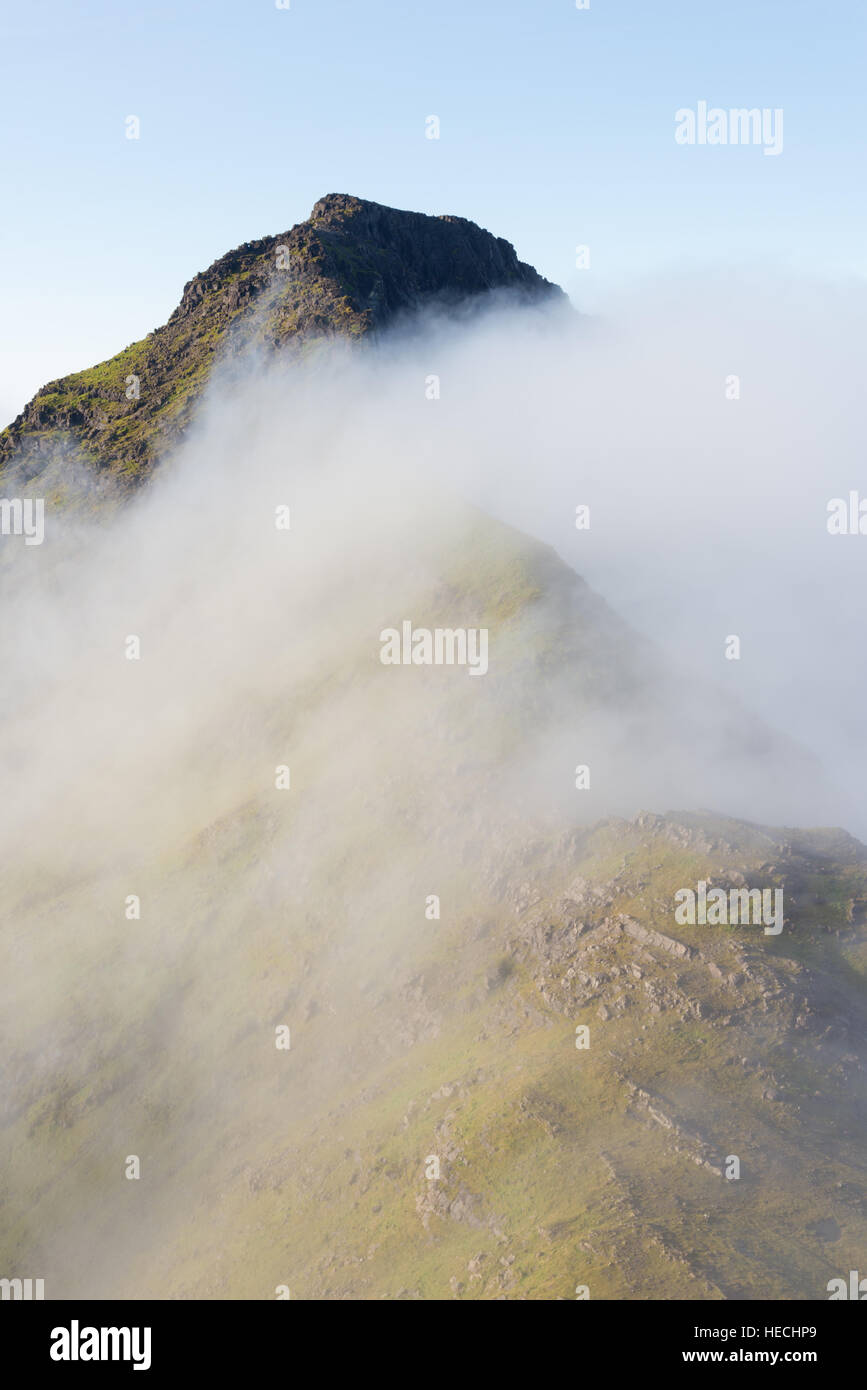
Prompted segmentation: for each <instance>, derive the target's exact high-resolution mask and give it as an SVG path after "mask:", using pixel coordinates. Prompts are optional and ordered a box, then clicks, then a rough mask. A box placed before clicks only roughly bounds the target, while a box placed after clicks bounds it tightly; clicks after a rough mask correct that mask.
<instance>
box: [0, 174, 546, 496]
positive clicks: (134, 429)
mask: <svg viewBox="0 0 867 1390" xmlns="http://www.w3.org/2000/svg"><path fill="white" fill-rule="evenodd" d="M496 292H499V293H501V294H509V295H511V296H514V297H518V298H520V299H530V300H540V299H542V300H550V299H562V300H563V301H564V302H565V296H564V295H563V294H562V291H561V290H559V289H558V288H557V287H556V286H555V285H552V284H550V283H549V282H548V281H547V280H544V279H543V278H542V276H540V275H538V274H537V273H536V271H535V270H533V268H532V267H531V266H529V265H525V264H524V263H523V262H522V261H519V260H518V258H517V256H516V255H515V252H514V249H513V248H512V247H511V246H510V245H509V243H508V242H507V241H504V240H503V239H502V238H501V237H494V236H492V235H491V234H490V233H489V232H486V231H483V230H482V229H481V228H480V227H477V226H476V225H475V224H474V223H473V222H469V221H467V220H466V219H465V218H462V217H451V216H442V217H428V216H426V215H424V214H423V213H416V212H401V211H398V210H396V209H394V208H388V207H383V206H381V205H380V204H379V203H371V202H367V201H365V200H363V199H361V198H353V197H348V196H346V195H345V194H330V195H329V196H328V197H325V198H322V199H320V201H319V202H318V203H317V204H316V206H315V207H314V209H313V211H312V213H311V215H310V217H309V219H308V220H307V221H306V222H301V223H299V224H298V226H296V227H293V228H292V229H291V231H288V232H285V233H283V234H282V235H280V236H272V237H264V238H262V239H261V240H259V241H253V242H246V243H245V244H244V245H243V246H239V247H238V248H237V249H236V250H234V251H230V252H229V253H228V255H225V256H222V257H221V258H220V259H219V260H218V261H215V262H214V264H213V265H212V266H210V267H209V268H208V269H207V270H205V271H203V272H202V273H201V274H199V275H196V276H195V277H194V278H193V279H192V280H190V281H189V283H188V284H187V285H186V286H185V287H184V293H183V296H182V298H181V302H180V304H179V305H178V307H177V309H175V311H174V313H173V314H172V315H171V317H170V318H169V321H168V323H166V324H164V325H163V326H162V327H161V328H157V329H155V330H154V331H153V332H152V333H149V334H148V335H147V337H146V338H143V339H142V340H141V341H140V342H138V343H132V344H131V345H130V346H129V347H127V348H124V350H123V351H122V352H119V353H118V354H117V355H116V356H115V357H112V358H110V359H109V361H107V362H103V363H100V365H99V366H96V367H90V368H88V369H87V370H85V371H82V372H74V373H72V374H71V375H70V376H66V377H62V378H60V379H59V380H57V381H51V382H49V383H48V384H47V385H46V386H43V387H42V389H41V390H40V391H38V392H37V393H36V395H35V396H34V398H33V400H32V401H31V402H30V403H29V405H27V406H26V407H25V409H24V411H23V412H22V413H21V415H19V416H18V417H17V419H15V420H14V421H13V422H12V424H11V425H10V426H9V427H8V428H7V429H5V430H4V431H3V432H2V434H0V475H2V473H3V471H4V470H8V469H10V468H11V467H12V466H13V464H14V466H15V471H16V474H18V475H20V476H21V477H22V479H23V480H24V481H25V482H26V483H27V484H28V485H29V486H36V485H38V483H39V480H40V478H44V480H45V481H46V482H47V483H48V487H46V488H45V491H46V492H48V493H50V490H51V481H52V465H55V464H57V463H58V462H60V461H62V460H63V459H65V458H68V457H69V455H70V451H71V450H74V454H75V457H77V458H81V459H83V460H84V462H85V463H86V464H88V465H90V466H91V467H92V468H93V469H94V470H95V471H96V472H104V471H106V470H107V471H108V472H109V473H110V474H111V475H113V477H114V478H115V479H116V480H117V481H119V482H120V483H122V484H124V485H127V486H130V485H134V484H138V483H140V482H141V481H142V480H143V479H144V478H146V477H147V476H148V475H149V473H150V472H151V470H152V469H153V467H154V466H155V465H156V464H157V463H158V461H159V460H160V458H162V457H163V455H164V454H165V453H166V451H167V450H169V449H170V448H172V446H173V445H175V444H177V442H178V441H179V439H180V438H181V437H182V436H183V434H184V431H185V428H186V427H187V425H188V424H189V423H190V421H191V419H192V418H193V415H194V412H195V409H196V405H197V402H198V401H199V399H200V397H201V392H202V389H203V387H204V386H205V384H206V383H207V381H208V379H209V376H210V374H211V372H212V370H213V368H214V366H215V364H216V363H217V362H218V361H220V360H225V358H226V357H227V356H228V357H231V356H232V355H236V354H240V353H243V352H246V351H248V350H249V349H250V348H251V347H257V348H259V349H260V350H262V351H263V352H265V353H266V354H270V353H273V352H276V351H280V352H287V351H289V352H292V353H295V354H301V353H306V352H310V351H313V350H315V348H316V346H317V345H318V344H321V343H322V342H323V341H325V340H328V339H331V338H333V337H343V338H347V339H349V340H352V339H359V338H364V337H368V336H370V335H371V334H375V333H377V332H378V331H380V330H382V329H383V328H385V327H386V326H387V325H389V324H390V323H393V322H394V320H395V319H396V318H398V317H399V316H400V315H401V314H406V313H409V312H411V311H412V310H416V309H419V308H421V307H423V306H431V307H437V308H441V309H444V310H447V309H448V308H449V307H454V306H455V305H456V304H459V303H464V302H466V301H467V300H468V299H474V298H475V299H478V298H484V297H487V296H490V295H491V294H493V293H496ZM132 378H137V382H134V381H133V380H132ZM136 390H138V392H139V394H138V396H137V397H136V396H134V395H133V396H131V395H130V393H131V392H134V391H136Z"/></svg>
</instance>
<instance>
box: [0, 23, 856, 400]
mask: <svg viewBox="0 0 867 1390" xmlns="http://www.w3.org/2000/svg"><path fill="white" fill-rule="evenodd" d="M2 14H3V21H2V29H3V35H2V53H3V69H2V73H3V76H2V82H0V108H2V119H0V140H2V146H0V148H2V154H0V168H2V190H3V216H2V218H0V247H2V256H0V316H2V324H3V334H2V355H0V415H2V417H3V419H2V421H0V424H2V423H7V422H8V420H9V419H11V417H12V416H13V415H14V414H15V413H16V412H17V410H18V409H20V407H21V406H22V405H23V404H24V402H25V401H26V399H28V398H29V396H30V395H31V394H32V393H33V391H34V390H35V389H36V388H37V387H38V386H39V385H41V384H43V383H44V382H45V381H47V380H50V379H51V378H52V377H55V376H58V375H61V374H62V373H64V372H67V371H71V370H74V369H76V368H79V367H84V366H89V365H91V364H92V363H93V362H96V361H100V360H102V359H104V358H105V357H107V356H110V355H112V354H113V353H114V352H116V351H117V350H118V349H119V348H121V347H123V346H125V345H126V344H127V343H129V342H132V341H134V340H135V339H137V338H139V337H142V336H143V335H144V334H145V333H146V332H148V331H149V330H150V329H152V328H154V327H156V326H157V325H158V324H160V323H162V322H164V321H165V319H166V317H167V316H168V314H169V313H170V312H171V310H172V309H173V308H174V306H175V304H176V303H177V301H178V298H179V296H180V293H181V290H182V288H183V285H184V282H185V281H186V280H188V279H189V278H190V277H191V276H192V275H193V274H194V273H195V272H196V271H198V270H200V269H203V268H204V267H205V266H207V265H208V264H209V263H210V262H211V261H213V260H214V259H216V258H217V257H218V256H219V255H221V254H222V253H223V252H225V251H226V250H228V249H229V248H231V247H233V246H236V245H238V244H239V243H240V242H242V241H248V240H252V239H254V238H255V237H259V236H263V235H266V234H270V233H275V232H280V231H284V230H286V229H287V228H288V227H290V226H292V225H293V224H294V223H296V222H298V221H301V220H302V219H303V218H305V217H306V216H307V215H308V213H309V211H310V208H311V206H312V205H313V203H314V202H315V201H316V199H317V198H318V197H320V196H321V195H322V194H324V193H330V192H347V193H357V194H359V195H361V196H363V197H368V198H373V199H375V200H377V201H379V202H384V203H389V204H392V205H395V206H398V207H405V208H415V209H419V210H422V211H428V212H452V213H458V214H461V215H463V216H466V217H470V218H472V219H473V220H474V221H476V222H479V223H480V224H481V225H482V226H485V227H487V228H489V229H490V230H491V231H493V232H496V233H497V234H498V235H501V236H505V237H506V238H507V239H508V240H510V241H512V242H513V243H514V244H515V246H516V247H517V250H518V253H519V255H520V256H521V257H522V258H523V259H525V260H528V261H530V262H532V263H533V264H535V265H536V266H537V267H538V268H539V269H540V270H541V271H542V272H543V273H544V274H546V275H547V276H548V277H549V278H551V279H554V280H556V281H558V282H559V283H561V284H563V285H564V287H565V288H567V289H568V290H569V291H570V293H572V294H573V296H574V297H575V298H576V301H577V302H578V303H579V304H585V305H588V306H589V307H593V308H599V307H603V306H604V303H605V297H606V294H607V293H608V292H609V290H610V289H611V288H613V287H619V286H622V284H623V283H624V282H628V281H629V279H630V278H631V277H633V276H635V275H636V274H639V275H640V274H644V273H647V272H651V273H653V272H655V271H657V270H661V269H668V268H670V267H671V266H672V265H679V264H683V263H685V262H688V263H691V264H695V263H696V262H706V261H707V262H720V261H723V262H731V261H733V260H735V261H743V260H744V259H758V260H759V261H763V260H764V261H767V260H771V261H773V262H775V263H782V264H785V265H789V266H791V265H794V266H796V267H799V268H803V269H804V270H806V271H809V272H819V273H825V272H827V273H830V274H832V275H837V274H840V273H851V272H853V271H855V272H856V273H861V274H863V273H864V272H865V270H867V250H865V246H867V240H865V231H867V228H865V205H867V194H865V159H864V151H865V128H867V97H865V86H867V84H865V51H867V46H865V34H867V6H865V4H864V0H816V3H811V2H810V0H727V3H719V4H711V3H709V0H591V8H590V9H589V10H586V11H582V10H578V9H576V7H575V3H574V0H291V8H290V9H288V10H280V9H278V8H277V7H276V5H275V3H274V0H171V3H169V0H132V2H131V3H126V0H66V2H65V3H58V0H50V2H48V0H15V3H10V0H4V3H3V7H2ZM702 99H704V100H707V101H708V102H709V103H710V104H711V105H718V106H721V107H723V108H730V107H739V106H747V107H752V106H758V107H771V108H776V107H782V108H783V111H784V149H783V153H782V154H781V155H780V156H779V157H777V158H774V157H767V156H764V155H763V153H762V151H761V149H759V148H743V147H740V148H732V147H728V148H709V147H693V148H685V147H681V146H678V145H677V144H676V143H675V140H674V112H675V111H676V110H677V109H678V108H681V107H695V105H696V103H697V102H698V101H699V100H702ZM129 115H136V116H138V117H139V119H140V121H141V138H140V139H139V140H137V141H134V140H128V139H126V137H125V125H124V122H125V118H126V117H127V116H129ZM429 115H437V116H439V118H440V121H441V138H440V139H439V140H438V141H434V140H428V139H426V138H425V133H424V132H425V118H426V117H427V116H429ZM578 243H584V244H587V245H589V246H590V248H591V269H590V270H589V271H583V272H580V271H577V270H576V269H575V250H574V248H575V246H576V244H578Z"/></svg>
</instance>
